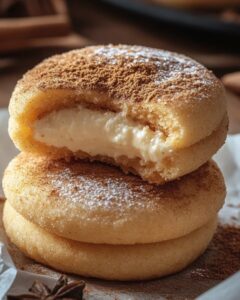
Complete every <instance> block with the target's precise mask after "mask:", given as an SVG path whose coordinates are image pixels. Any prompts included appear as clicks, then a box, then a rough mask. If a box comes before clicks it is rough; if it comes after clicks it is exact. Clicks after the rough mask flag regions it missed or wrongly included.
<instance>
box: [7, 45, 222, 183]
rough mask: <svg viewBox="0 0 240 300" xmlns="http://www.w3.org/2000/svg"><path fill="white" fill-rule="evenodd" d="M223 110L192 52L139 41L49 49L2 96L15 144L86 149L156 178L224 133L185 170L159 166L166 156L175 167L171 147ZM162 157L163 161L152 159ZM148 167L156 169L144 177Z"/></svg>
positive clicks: (207, 127) (56, 151) (210, 125)
mask: <svg viewBox="0 0 240 300" xmlns="http://www.w3.org/2000/svg"><path fill="white" fill-rule="evenodd" d="M225 114H226V104H225V98H224V92H223V87H222V85H221V83H220V82H219V80H218V79H217V78H216V77H215V76H214V75H213V74H212V73H211V72H210V71H208V70H207V69H206V68H204V67H203V66H202V65H200V64H199V63H197V62H195V61H193V60H192V59H190V58H187V57H185V56H183V55H179V54H176V53H171V52H167V51H163V50H157V49H151V48H146V47H140V46H126V45H119V46H113V45H108V46H94V47H87V48H84V49H80V50H74V51H70V52H68V53H65V54H62V55H56V56H53V57H51V58H49V59H47V60H45V61H43V62H42V63H40V64H39V65H37V66H36V67H35V68H33V69H32V70H30V71H29V72H27V73H26V74H25V75H24V76H23V78H22V79H21V80H20V81H19V82H18V84H17V86H16V88H15V90H14V92H13V95H12V98H11V101H10V135H11V137H12V139H13V141H14V142H15V143H16V145H17V147H18V148H19V149H20V150H24V151H34V152H41V153H48V154H53V155H54V156H58V157H62V156H69V155H70V156H71V155H73V154H74V155H75V156H79V157H89V156H90V157H91V158H94V159H100V160H104V161H108V162H111V163H114V164H117V165H120V166H121V167H122V168H123V169H125V170H127V171H133V172H134V173H138V174H140V175H141V176H142V177H143V178H145V179H147V180H148V179H149V181H152V182H157V183H159V182H161V181H165V180H171V179H174V178H176V177H178V176H181V175H183V174H185V173H186V172H188V171H189V170H190V171H192V170H194V169H196V168H197V167H199V166H200V165H201V164H203V163H204V162H205V161H207V160H208V159H209V158H210V156H211V155H212V154H213V153H214V152H216V150H217V149H218V147H220V145H221V144H222V143H223V141H224V139H225V135H224V134H223V135H222V138H221V139H220V140H221V141H220V140H219V141H218V144H217V146H216V147H215V148H214V149H212V150H211V151H210V152H211V153H209V154H208V155H207V156H208V157H205V158H204V160H201V161H199V162H198V163H196V164H195V165H194V166H191V168H189V170H185V171H184V170H180V169H181V167H179V171H178V172H175V174H174V175H173V174H172V175H169V176H168V175H167V174H165V173H166V172H165V173H164V171H163V169H166V168H168V169H169V161H172V166H173V165H175V167H176V163H175V162H174V159H171V157H170V156H172V155H173V154H174V153H175V151H179V149H186V148H189V147H191V146H193V145H195V144H197V143H199V142H201V141H203V140H204V139H206V138H207V137H209V136H211V135H212V134H213V133H214V132H215V131H216V130H217V129H219V127H220V125H221V122H223V120H224V116H225ZM225 123H226V122H225ZM223 127H224V126H223ZM225 127H226V124H225ZM225 127H224V128H225ZM215 144H216V143H215ZM170 154H171V155H170ZM209 155H210V156H209ZM163 156H164V159H163ZM178 156H179V155H178ZM162 160H164V162H162V165H164V164H165V162H166V161H168V166H167V165H166V164H165V165H164V167H163V166H159V162H160V161H162ZM156 164H158V166H156ZM153 165H154V168H153V167H152V166H153ZM141 168H143V169H145V170H146V169H150V168H151V171H150V172H148V173H149V174H143V173H144V172H143V171H141ZM153 169H154V172H155V173H156V174H159V176H156V175H155V176H152V178H151V174H153ZM168 173H169V172H168ZM170 173H171V171H170ZM157 177H158V178H157Z"/></svg>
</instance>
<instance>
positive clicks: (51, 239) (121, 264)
mask: <svg viewBox="0 0 240 300" xmlns="http://www.w3.org/2000/svg"><path fill="white" fill-rule="evenodd" d="M3 222H4V226H5V230H6V233H7V235H8V237H9V238H10V240H11V241H12V242H13V243H14V244H15V245H16V246H18V247H19V249H20V250H21V251H22V252H24V253H25V254H26V255H27V256H29V257H31V258H33V259H34V260H36V261H38V262H40V263H43V264H46V265H48V266H51V267H53V268H55V269H57V270H60V271H63V272H68V273H74V274H78V275H83V276H87V277H97V278H103V279H108V280H142V279H152V278H157V277H161V276H164V275H168V274H171V273H175V272H178V271H180V270H181V269H183V268H184V267H186V266H187V265H188V264H190V263H191V262H192V261H194V260H195V259H196V258H197V257H198V256H199V255H200V254H202V253H203V251H204V250H205V249H206V247H207V245H208V244H209V242H210V240H211V238H212V236H213V234H214V231H215V229H216V224H217V222H216V219H214V220H212V221H211V222H209V223H208V224H206V225H205V226H203V227H201V228H199V229H197V230H195V231H193V232H192V233H190V234H188V235H186V236H183V237H181V238H178V239H173V240H169V241H165V242H160V243H153V244H137V245H129V246H128V245H116V246H115V245H107V244H88V243H81V242H76V241H72V240H68V239H65V238H62V237H58V236H56V235H53V234H50V233H48V232H47V231H45V230H43V229H41V228H40V227H38V226H37V225H35V224H33V223H31V222H29V221H27V220H26V219H24V218H23V217H22V216H21V215H20V214H19V213H17V212H16V211H15V210H14V209H13V208H12V207H11V206H10V204H8V203H7V202H6V204H5V207H4V214H3Z"/></svg>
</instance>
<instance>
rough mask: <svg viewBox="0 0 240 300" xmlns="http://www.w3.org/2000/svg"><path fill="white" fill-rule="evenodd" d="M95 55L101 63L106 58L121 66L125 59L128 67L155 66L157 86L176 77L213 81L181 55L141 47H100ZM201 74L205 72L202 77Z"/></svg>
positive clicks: (110, 62) (199, 81)
mask: <svg viewBox="0 0 240 300" xmlns="http://www.w3.org/2000/svg"><path fill="white" fill-rule="evenodd" d="M94 54H95V55H96V56H97V57H98V59H99V62H101V60H102V57H104V58H105V59H106V60H107V61H108V63H109V64H114V65H115V64H119V63H120V62H121V61H122V59H123V58H125V60H124V63H125V64H127V65H131V66H132V65H134V64H154V65H155V66H156V68H157V70H158V71H157V72H156V76H155V81H154V82H155V84H156V85H158V84H161V83H162V82H163V81H166V80H171V79H172V78H175V77H176V76H182V75H184V74H185V75H191V76H197V77H198V79H196V80H197V81H198V83H205V84H212V80H210V78H208V77H204V76H203V75H205V73H206V69H205V68H204V67H203V66H202V65H200V64H199V63H197V62H196V61H194V60H192V59H190V58H188V57H186V56H184V55H180V54H176V53H173V52H169V51H164V50H161V51H159V50H158V49H153V48H147V47H141V46H124V45H123V46H121V47H114V46H112V45H109V46H99V47H97V48H95V49H94ZM200 72H204V74H202V76H201V75H200Z"/></svg>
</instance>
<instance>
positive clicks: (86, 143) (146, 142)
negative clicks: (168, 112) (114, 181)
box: [33, 106, 171, 163]
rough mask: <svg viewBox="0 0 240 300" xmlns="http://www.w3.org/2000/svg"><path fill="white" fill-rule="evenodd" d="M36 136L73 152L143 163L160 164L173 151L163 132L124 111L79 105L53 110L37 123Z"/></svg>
mask: <svg viewBox="0 0 240 300" xmlns="http://www.w3.org/2000/svg"><path fill="white" fill-rule="evenodd" d="M33 127H34V128H33V131H34V138H35V139H36V140H37V141H39V142H42V143H44V144H47V145H49V146H55V147H58V148H61V147H66V148H67V149H69V150H70V151H72V152H77V151H79V150H81V151H83V152H86V153H87V154H89V155H91V156H96V155H102V156H107V157H113V158H115V159H117V158H118V157H121V156H126V157H128V158H130V159H133V158H139V159H140V160H141V161H143V162H149V161H150V162H154V163H160V161H161V159H162V158H163V157H165V156H166V154H167V153H168V152H169V151H171V147H170V143H169V141H167V140H166V137H165V136H164V134H163V133H162V132H161V131H153V130H151V129H150V128H149V127H148V126H144V125H141V124H138V123H137V122H135V121H132V120H129V119H127V118H126V116H125V115H124V114H123V113H114V112H110V111H105V112H103V111H98V110H92V109H88V108H85V107H83V106H78V107H74V108H65V109H61V110H58V111H54V112H51V113H50V114H48V115H46V116H44V117H43V118H42V119H40V120H37V121H36V122H35V124H34V126H33Z"/></svg>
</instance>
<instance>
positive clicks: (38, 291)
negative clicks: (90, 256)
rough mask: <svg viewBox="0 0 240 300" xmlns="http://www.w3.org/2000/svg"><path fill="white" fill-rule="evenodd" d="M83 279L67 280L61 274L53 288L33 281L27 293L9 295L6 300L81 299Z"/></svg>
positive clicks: (83, 285)
mask: <svg viewBox="0 0 240 300" xmlns="http://www.w3.org/2000/svg"><path fill="white" fill-rule="evenodd" d="M84 287H85V282H84V281H71V282H68V278H67V276H64V275H62V276H61V277H60V278H59V279H58V281H57V283H56V285H55V286H54V288H53V289H50V288H49V287H48V286H47V285H46V284H44V283H42V282H40V281H34V283H33V285H32V286H31V287H30V289H29V290H28V292H27V293H25V294H22V295H16V296H15V295H9V296H8V297H7V299H8V300H17V299H18V300H19V299H20V300H34V299H38V300H58V299H65V300H76V299H82V297H83V290H84Z"/></svg>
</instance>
